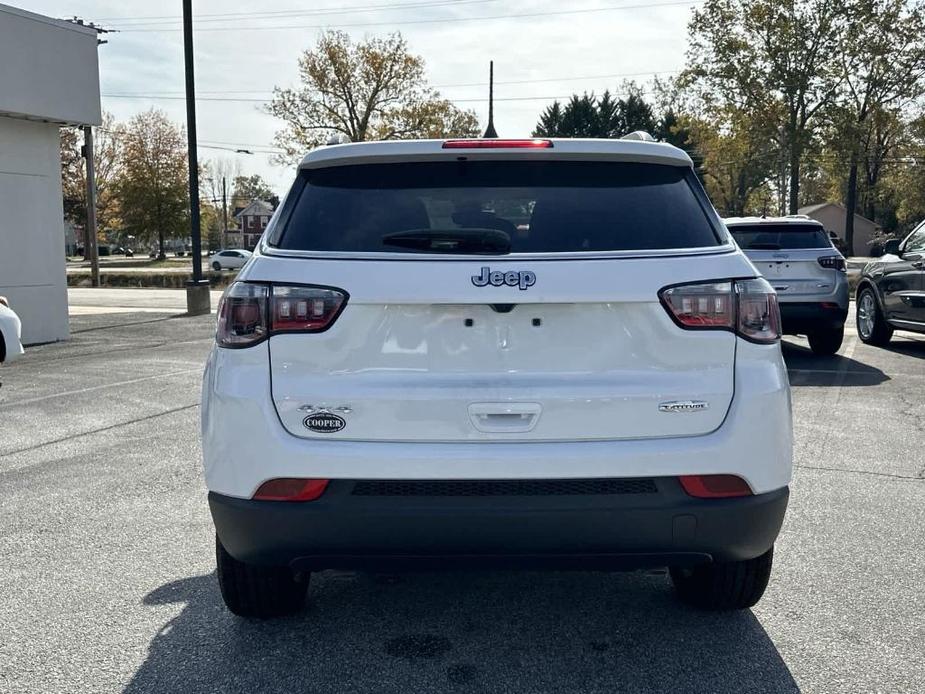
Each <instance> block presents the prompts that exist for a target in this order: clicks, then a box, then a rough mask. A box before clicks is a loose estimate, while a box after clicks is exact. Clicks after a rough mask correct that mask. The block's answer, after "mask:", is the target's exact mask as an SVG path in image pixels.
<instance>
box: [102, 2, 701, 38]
mask: <svg viewBox="0 0 925 694" xmlns="http://www.w3.org/2000/svg"><path fill="white" fill-rule="evenodd" d="M701 2H704V0H674V1H672V2H660V3H646V4H642V5H619V6H616V7H589V8H583V9H577V10H554V11H550V12H526V13H522V14H499V15H491V16H488V17H445V18H442V19H408V20H403V21H391V22H356V23H349V24H287V25H282V26H279V25H278V26H247V27H243V26H233V27H200V28H198V29H196V31H197V33H198V32H206V31H239V32H243V31H247V32H251V31H276V30H283V29H351V28H360V27H376V26H407V25H413V24H450V23H456V22H483V21H491V20H495V19H527V18H534V17H553V16H561V15H570V14H589V13H593V12H616V11H620V10H642V9H646V10H648V9H657V8H659V7H676V6H678V5H699V4H700V3H701ZM120 31H121V32H122V33H165V32H175V31H182V29H181V28H170V29H167V28H165V29H133V28H128V29H121V30H120Z"/></svg>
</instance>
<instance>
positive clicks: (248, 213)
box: [225, 200, 273, 251]
mask: <svg viewBox="0 0 925 694" xmlns="http://www.w3.org/2000/svg"><path fill="white" fill-rule="evenodd" d="M272 216H273V205H271V204H270V203H268V202H265V201H263V200H252V201H251V203H250V204H249V205H248V206H247V207H244V208H242V209H240V210H237V211H236V212H235V214H234V218H235V220H237V222H238V228H237V229H233V230H232V229H229V230H228V231H227V232H226V237H225V246H226V247H227V248H235V247H237V248H246V249H247V250H249V251H252V250H254V246H256V245H257V241H258V240H259V239H260V235H261V234H263V232H264V230H265V229H266V228H267V224H269V223H270V217H272Z"/></svg>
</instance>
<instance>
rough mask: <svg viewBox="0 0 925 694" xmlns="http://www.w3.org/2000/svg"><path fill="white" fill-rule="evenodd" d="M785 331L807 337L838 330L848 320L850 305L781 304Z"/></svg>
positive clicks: (784, 302) (818, 303)
mask: <svg viewBox="0 0 925 694" xmlns="http://www.w3.org/2000/svg"><path fill="white" fill-rule="evenodd" d="M780 317H781V322H782V324H783V331H784V332H785V333H786V334H788V335H805V334H807V333H810V332H814V331H818V330H838V329H840V328H842V327H844V325H845V320H846V319H847V318H848V305H847V303H846V304H845V305H844V306H840V305H838V304H837V303H834V302H826V303H821V302H786V301H782V302H781V303H780Z"/></svg>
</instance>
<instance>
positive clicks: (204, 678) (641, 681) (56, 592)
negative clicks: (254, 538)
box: [0, 290, 925, 693]
mask: <svg viewBox="0 0 925 694" xmlns="http://www.w3.org/2000/svg"><path fill="white" fill-rule="evenodd" d="M183 296H184V294H183V292H182V291H177V292H169V291H166V290H162V291H156V290H155V291H153V292H152V291H146V290H71V293H70V297H71V340H70V341H68V342H63V343H57V344H48V345H44V346H38V347H32V348H29V349H27V352H26V356H25V357H24V358H23V359H22V360H21V361H20V362H17V363H15V364H12V365H9V366H7V367H0V382H2V388H0V480H2V489H3V492H2V494H3V496H2V499H3V503H2V505H0V585H2V591H0V623H2V624H3V625H4V629H3V635H2V636H0V692H83V691H86V692H110V691H125V692H161V691H163V692H237V691H240V692H250V691H258V690H260V691H266V692H295V691H311V692H329V691H342V692H418V691H420V692H425V691H426V692H442V691H448V692H664V691H675V692H790V691H805V692H851V693H855V692H916V691H918V692H921V691H923V684H922V683H923V682H925V658H923V657H922V656H923V645H922V644H923V643H925V591H923V585H925V533H923V532H922V528H923V527H925V450H923V447H922V441H923V435H925V430H923V412H925V410H923V402H925V400H923V396H922V392H923V388H925V337H923V336H919V335H913V334H911V333H897V335H896V337H895V338H894V341H893V343H892V345H891V346H890V348H889V349H881V348H874V347H868V346H866V345H864V344H862V343H861V342H860V341H859V340H858V339H857V337H856V335H855V333H854V329H853V322H852V325H851V327H850V330H849V332H848V335H847V336H846V340H845V343H844V345H843V346H842V348H841V350H840V352H839V354H838V355H837V356H834V357H828V358H819V357H814V356H813V355H812V353H811V352H809V350H808V348H807V346H806V341H805V340H803V339H801V338H787V339H786V342H785V345H784V356H785V358H786V360H787V363H788V367H789V368H790V378H791V383H792V386H793V406H794V424H795V436H796V444H795V461H794V462H795V470H794V479H793V484H792V488H791V489H792V496H791V502H790V508H789V511H788V515H787V518H786V520H785V524H784V529H783V532H782V534H781V536H780V538H779V541H778V543H777V547H776V555H775V569H774V574H773V575H772V578H771V585H770V587H769V589H768V592H767V593H766V595H765V597H764V599H763V601H762V602H761V603H759V605H758V606H757V607H756V608H755V609H753V610H750V611H744V612H741V613H735V614H712V613H703V612H698V611H696V610H693V609H690V608H686V607H683V606H682V605H680V604H679V603H678V602H677V601H676V600H675V599H674V597H673V595H672V592H671V589H670V587H669V583H668V581H667V578H666V576H665V575H664V572H663V571H657V572H648V573H642V572H641V573H613V574H610V573H585V572H561V573H542V572H535V573H517V572H488V571H479V572H457V573H415V574H403V575H394V576H393V575H370V574H365V573H353V572H325V573H322V574H318V575H316V576H313V578H312V584H311V587H310V589H309V598H308V604H307V607H306V609H305V611H304V612H303V613H302V614H301V615H299V616H297V617H294V618H287V619H282V620H277V621H268V622H248V621H244V620H240V619H237V618H235V617H233V616H232V615H231V614H230V613H228V612H227V611H226V610H225V609H224V607H223V605H222V603H221V599H220V596H219V592H218V586H217V584H216V580H215V575H214V536H213V531H212V526H211V520H210V518H209V513H208V509H207V505H206V490H205V487H204V485H203V482H202V479H201V469H200V452H199V440H198V426H199V423H198V417H199V411H198V403H199V379H200V374H201V371H202V365H203V361H204V359H205V356H206V354H207V352H208V350H209V348H210V346H211V343H212V332H213V328H214V321H215V317H214V314H213V315H212V316H201V317H193V318H190V317H184V316H180V315H177V314H179V313H181V312H182V311H183V310H185V304H184V302H183ZM214 302H215V297H213V305H214ZM853 310H854V309H853V305H852V316H853ZM742 454H743V455H748V451H742Z"/></svg>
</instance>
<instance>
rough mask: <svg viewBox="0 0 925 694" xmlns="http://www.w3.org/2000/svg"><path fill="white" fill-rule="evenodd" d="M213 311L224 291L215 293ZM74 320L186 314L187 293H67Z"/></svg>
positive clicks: (97, 290) (101, 290)
mask: <svg viewBox="0 0 925 694" xmlns="http://www.w3.org/2000/svg"><path fill="white" fill-rule="evenodd" d="M210 294H211V295H212V311H215V310H216V309H217V308H218V300H219V299H220V298H221V296H222V292H221V291H212V292H210ZM67 301H68V313H69V314H70V315H72V316H83V315H92V314H99V313H186V290H185V289H111V288H108V287H100V288H87V289H84V288H76V287H69V288H68V290H67Z"/></svg>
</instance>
